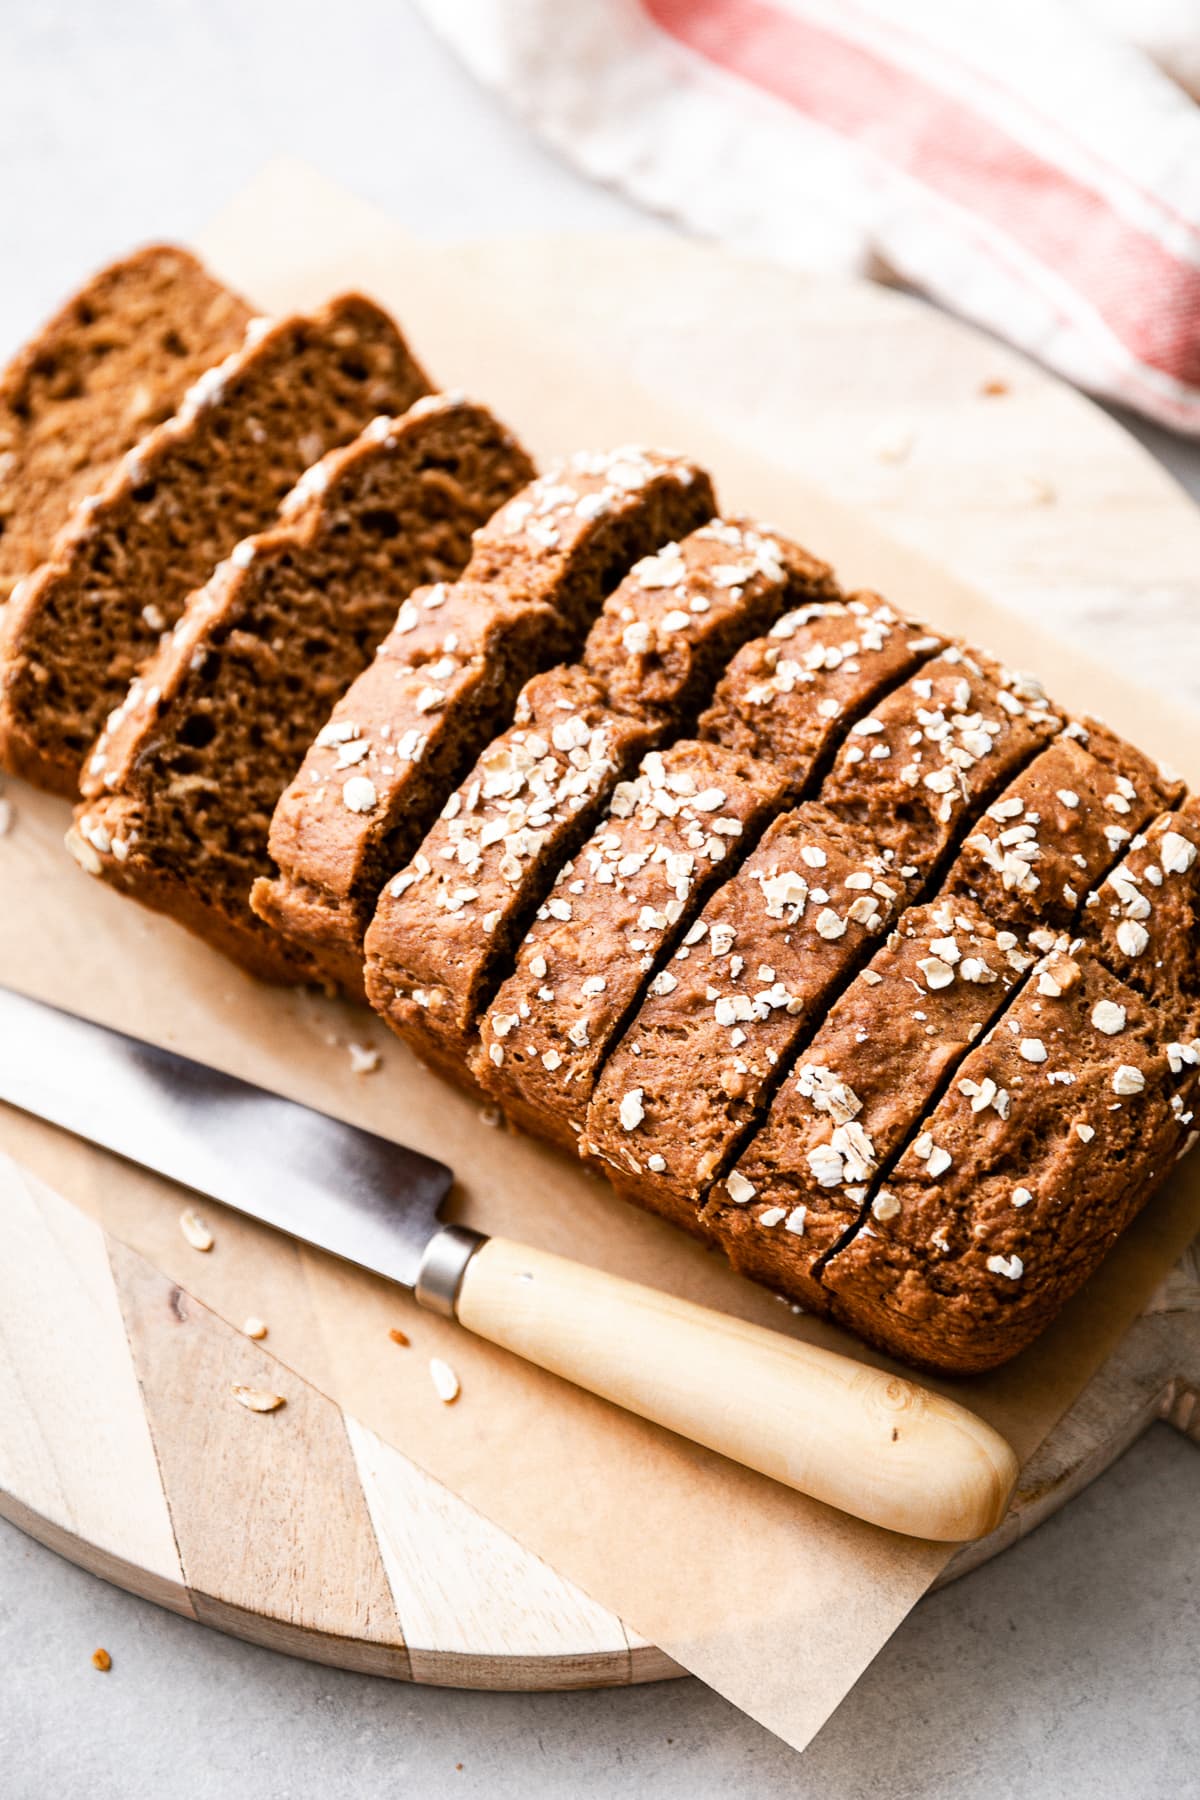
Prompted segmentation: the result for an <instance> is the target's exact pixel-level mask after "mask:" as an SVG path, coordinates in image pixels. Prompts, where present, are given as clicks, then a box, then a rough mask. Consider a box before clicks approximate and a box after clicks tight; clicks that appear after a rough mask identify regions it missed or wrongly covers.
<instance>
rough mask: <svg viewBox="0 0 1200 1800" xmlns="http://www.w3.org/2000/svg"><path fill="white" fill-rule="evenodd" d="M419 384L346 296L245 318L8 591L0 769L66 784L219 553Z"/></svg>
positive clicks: (372, 318) (385, 325) (396, 343)
mask: <svg viewBox="0 0 1200 1800" xmlns="http://www.w3.org/2000/svg"><path fill="white" fill-rule="evenodd" d="M428 388H429V383H428V381H427V379H426V377H425V375H424V373H423V371H422V370H421V369H420V368H419V367H418V365H417V364H416V363H415V362H414V361H413V358H412V356H411V355H410V354H409V351H408V349H407V346H406V345H405V343H404V340H403V338H402V337H401V336H400V333H399V332H398V331H397V329H396V327H395V325H394V324H393V323H392V321H391V320H390V319H389V318H388V316H387V314H386V313H384V312H382V311H381V310H380V309H379V308H378V307H377V306H375V305H373V304H372V302H371V301H369V300H364V299H362V298H361V297H360V296H358V295H353V294H351V295H345V296H343V297H342V298H341V299H338V300H333V301H331V302H330V303H329V304H328V305H327V306H325V307H323V308H322V309H321V310H320V311H319V312H318V313H316V314H314V316H313V317H312V318H302V317H295V318H290V319H285V320H283V321H281V322H279V323H276V324H270V323H268V322H266V321H255V322H254V323H253V326H252V328H251V329H250V331H249V332H248V333H247V341H246V344H245V346H244V348H242V349H241V350H239V351H237V352H236V353H235V354H234V355H232V356H231V357H229V358H227V360H226V361H225V362H224V363H221V364H219V365H218V366H217V367H216V368H214V369H210V370H209V371H208V373H207V374H205V375H204V376H202V377H201V379H200V380H199V381H198V382H197V383H196V385H195V386H194V387H193V388H192V389H191V390H190V391H189V393H188V395H187V397H186V399H185V400H184V402H183V404H182V406H181V407H180V410H179V411H178V413H176V415H175V416H174V417H173V418H171V419H169V420H168V421H167V422H166V423H165V424H163V425H160V426H158V427H157V428H156V429H155V430H154V431H152V432H151V433H150V435H149V436H148V437H147V438H145V439H143V440H142V442H141V443H140V444H138V445H137V447H136V448H135V449H134V450H132V451H130V453H129V454H128V455H127V456H126V457H125V458H124V460H123V461H122V463H121V464H120V465H119V467H118V469H117V470H116V471H115V473H114V474H113V475H112V477H111V479H110V480H109V482H108V483H107V485H106V486H105V487H104V488H103V489H102V490H101V492H100V494H99V495H98V496H94V497H93V499H92V500H90V501H85V502H84V503H83V505H82V506H81V507H80V508H79V509H77V511H76V512H75V514H74V515H73V519H72V523H71V525H70V527H69V528H68V529H67V530H66V531H64V532H63V534H62V535H61V536H60V538H59V540H58V542H57V544H56V546H55V550H54V554H53V557H52V558H51V560H50V561H49V562H48V563H45V564H43V565H42V567H41V568H40V569H39V570H38V572H37V574H35V575H34V576H32V577H31V578H30V579H29V580H28V581H26V582H23V583H22V585H21V589H20V592H19V594H18V596H17V597H16V598H14V599H13V600H11V601H10V602H9V605H8V608H7V612H8V615H9V616H8V619H7V621H6V629H5V633H4V643H3V645H2V646H0V758H2V759H3V760H4V762H5V763H6V765H7V766H8V767H9V768H10V769H12V770H13V771H14V772H16V773H19V774H23V775H27V776H28V777H30V778H31V779H32V780H35V781H38V782H40V783H42V784H43V785H45V786H48V787H51V788H54V789H55V790H56V791H58V792H61V793H66V794H73V793H74V792H75V791H76V789H77V783H78V776H79V771H80V768H81V765H82V763H83V761H84V758H85V756H86V754H87V752H88V750H89V748H90V746H91V745H92V743H93V742H94V741H95V739H96V737H97V736H98V735H99V732H100V730H101V728H102V727H103V724H104V721H105V718H106V717H107V715H108V713H109V712H111V711H112V710H113V709H114V708H115V707H117V706H119V705H120V703H121V701H122V700H123V698H124V696H125V691H126V689H127V688H128V686H129V683H130V681H131V679H132V678H133V677H134V676H135V675H136V673H137V672H138V670H139V669H140V668H141V667H142V666H143V665H144V664H145V663H146V662H147V661H148V659H149V658H150V657H151V656H152V655H153V653H154V650H155V648H156V646H157V644H158V642H159V639H160V638H161V636H162V634H163V632H164V631H167V630H169V629H170V627H171V626H172V625H173V624H174V623H175V621H176V619H177V618H178V617H179V614H180V612H181V611H182V609H183V606H184V603H185V601H186V600H187V597H188V595H189V594H190V593H191V592H192V591H193V589H195V588H197V587H200V586H201V585H202V584H203V583H204V582H205V581H207V579H208V577H209V575H210V574H211V573H212V570H213V568H214V566H215V565H216V563H217V562H218V561H219V560H220V558H221V557H222V556H224V555H225V554H226V553H227V552H228V551H229V550H230V549H232V547H233V545H234V544H235V543H236V542H238V541H239V539H241V538H244V537H246V536H248V535H250V534H252V533H253V532H256V531H260V530H262V529H263V527H264V526H266V525H267V524H269V523H270V521H271V519H272V518H273V516H274V514H275V511H276V509H277V507H278V505H279V503H280V501H281V500H282V499H283V497H284V495H285V494H286V493H287V492H288V490H289V489H290V488H291V487H292V486H293V484H294V483H295V481H296V479H297V477H298V476H299V475H300V474H301V472H302V471H303V470H304V469H305V468H307V467H308V465H309V464H310V463H313V462H315V461H317V460H318V459H319V458H320V457H321V456H322V455H323V454H324V453H325V452H326V451H327V450H329V449H331V448H332V447H333V446H335V445H338V444H343V443H346V442H347V441H348V440H349V439H351V438H352V437H354V436H355V435H356V434H357V433H358V432H359V431H361V430H362V428H363V426H364V425H366V424H367V423H368V422H369V421H370V420H371V419H372V418H374V417H375V416H376V415H380V414H398V413H402V412H404V411H405V410H406V408H408V407H409V406H411V404H412V403H413V401H414V400H416V399H418V398H419V397H420V396H421V395H422V394H424V393H426V392H428Z"/></svg>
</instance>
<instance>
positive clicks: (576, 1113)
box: [471, 738, 788, 1152]
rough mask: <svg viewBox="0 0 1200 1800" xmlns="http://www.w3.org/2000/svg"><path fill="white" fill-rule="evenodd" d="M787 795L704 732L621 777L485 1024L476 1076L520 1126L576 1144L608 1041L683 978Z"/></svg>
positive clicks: (781, 783)
mask: <svg viewBox="0 0 1200 1800" xmlns="http://www.w3.org/2000/svg"><path fill="white" fill-rule="evenodd" d="M787 791H788V781H787V777H786V775H785V774H783V773H782V772H780V771H777V770H776V769H774V768H773V767H771V766H770V765H769V764H767V763H759V762H753V761H752V760H751V759H750V758H749V757H748V756H740V755H739V754H738V753H737V752H736V751H734V750H726V749H725V748H724V746H723V745H721V744H705V743H700V742H697V740H696V739H694V738H684V739H681V740H679V742H677V743H674V744H672V745H671V746H670V748H669V749H667V750H662V751H659V750H654V751H651V753H650V755H649V756H647V757H646V758H645V759H644V760H643V762H642V766H641V768H640V769H639V770H638V772H637V774H636V776H635V777H634V779H633V780H632V781H626V782H622V783H620V785H619V786H618V787H617V788H616V790H615V791H614V793H613V797H612V802H611V804H610V806H609V810H608V813H607V815H606V816H605V817H604V818H603V819H602V820H601V821H600V823H599V824H598V825H597V827H596V829H595V831H594V832H593V833H592V835H591V837H590V838H589V839H588V841H587V843H586V844H584V845H583V847H582V848H581V849H580V851H579V852H578V854H577V855H576V856H575V857H573V858H572V859H571V860H570V861H569V862H566V863H564V864H563V866H562V868H561V869H560V870H559V872H558V875H557V877H556V878H555V882H554V886H553V888H552V889H551V891H550V893H549V895H548V896H547V898H546V899H545V900H544V901H543V903H542V905H541V906H539V908H538V910H537V916H536V918H535V919H534V921H533V923H532V924H531V925H530V927H529V930H528V932H527V933H526V935H525V939H524V942H523V943H522V944H521V947H520V953H519V955H518V958H517V965H516V967H515V969H514V970H513V972H512V974H511V975H510V976H509V977H508V979H507V980H506V981H505V983H504V985H503V986H502V987H501V989H500V991H499V993H498V994H497V995H496V997H495V999H494V1000H493V1002H492V1004H491V1006H490V1007H489V1008H488V1011H487V1013H486V1014H485V1016H484V1018H483V1020H482V1022H481V1025H480V1041H479V1044H478V1045H477V1046H476V1048H475V1050H474V1051H473V1053H472V1055H471V1069H472V1072H473V1073H474V1075H475V1078H476V1080H477V1081H478V1082H479V1085H480V1086H481V1087H482V1088H483V1089H484V1090H485V1092H487V1093H489V1094H491V1095H492V1097H493V1098H494V1099H496V1100H498V1101H499V1102H500V1104H501V1105H502V1106H503V1108H504V1111H505V1113H506V1114H507V1116H508V1118H509V1119H510V1120H512V1121H513V1123H514V1124H517V1125H521V1126H523V1127H524V1128H525V1129H526V1130H529V1131H532V1132H534V1133H536V1134H537V1136H539V1137H543V1138H547V1139H549V1140H550V1141H551V1142H552V1143H556V1144H558V1145H559V1147H560V1148H561V1149H564V1150H569V1151H571V1152H575V1151H577V1150H578V1140H579V1136H580V1133H581V1132H582V1130H583V1124H584V1120H585V1118H586V1116H587V1109H588V1103H589V1101H590V1100H591V1097H592V1092H593V1090H594V1088H595V1085H596V1081H597V1079H598V1077H599V1073H600V1070H601V1068H602V1067H603V1065H604V1059H605V1057H606V1056H607V1054H608V1051H609V1049H610V1047H611V1046H612V1044H613V1043H615V1042H616V1040H617V1039H618V1038H619V1036H620V1034H621V1031H622V1030H623V1028H624V1026H625V1023H626V1021H627V1020H628V1018H629V1016H630V1014H631V1013H632V1012H634V1011H635V1010H636V1008H637V1006H638V1004H639V1003H640V1001H641V999H642V996H643V995H644V994H645V992H646V989H647V988H648V987H651V986H654V987H655V988H661V987H663V986H666V985H667V984H669V983H671V982H673V981H674V979H675V977H674V976H673V975H672V974H671V973H670V971H669V969H667V968H666V967H665V965H666V964H667V963H668V961H669V959H670V957H671V956H672V955H673V953H674V951H675V949H676V948H677V946H678V944H679V940H680V939H681V938H682V937H683V935H684V933H685V932H686V931H687V929H688V927H689V926H690V925H691V922H692V919H693V917H694V916H695V914H696V913H697V912H698V911H699V910H700V907H701V906H702V905H703V903H704V901H705V899H706V897H707V895H708V894H709V892H710V891H711V889H712V888H713V887H714V886H715V885H716V883H717V882H718V881H723V880H725V879H727V878H728V876H729V874H730V873H731V872H732V870H733V869H734V868H735V867H736V866H737V864H738V863H739V862H740V861H741V860H742V858H743V857H744V855H745V854H746V852H747V851H749V850H750V849H751V848H752V847H753V845H754V844H755V842H756V841H757V839H758V837H759V836H760V834H761V832H762V830H763V828H764V826H765V825H766V824H767V823H768V821H769V820H770V819H771V817H772V816H773V814H774V813H775V812H777V811H778V810H779V808H780V806H781V805H783V804H784V801H785V799H786V795H787ZM564 901H565V902H566V903H567V904H566V907H565V908H564V906H563V905H562V904H561V903H562V902H564ZM556 902H558V903H559V904H556ZM659 965H664V966H663V967H662V969H661V972H660V973H659V974H657V975H654V977H653V982H652V980H651V977H652V974H653V971H654V970H655V968H656V967H658V966H659Z"/></svg>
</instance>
